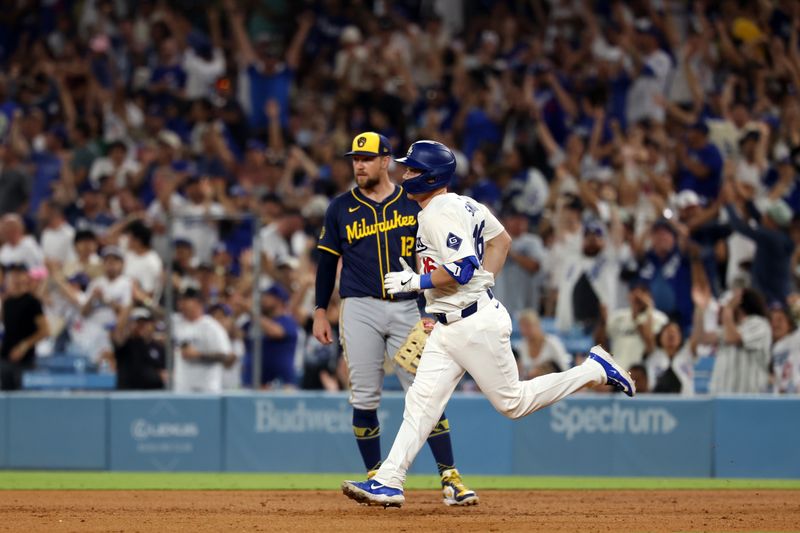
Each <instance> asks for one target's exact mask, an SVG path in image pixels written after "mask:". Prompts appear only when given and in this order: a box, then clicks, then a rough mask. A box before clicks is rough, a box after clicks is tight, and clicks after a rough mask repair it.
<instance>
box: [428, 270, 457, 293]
mask: <svg viewBox="0 0 800 533" xmlns="http://www.w3.org/2000/svg"><path fill="white" fill-rule="evenodd" d="M431 283H433V286H434V287H436V288H437V289H441V288H443V287H450V286H453V285H458V281H456V279H455V278H454V277H453V276H451V275H450V274H448V273H447V271H446V270H445V269H443V268H437V269H436V270H434V271H433V272H431Z"/></svg>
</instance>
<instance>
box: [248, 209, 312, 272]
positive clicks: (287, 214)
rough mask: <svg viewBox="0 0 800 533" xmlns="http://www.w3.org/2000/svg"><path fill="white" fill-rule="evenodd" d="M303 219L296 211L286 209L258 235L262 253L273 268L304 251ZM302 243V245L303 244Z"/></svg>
mask: <svg viewBox="0 0 800 533" xmlns="http://www.w3.org/2000/svg"><path fill="white" fill-rule="evenodd" d="M302 229H303V217H302V215H301V214H300V211H298V210H296V209H284V210H283V212H282V213H281V214H280V215H279V216H278V218H277V220H275V221H274V222H272V223H271V224H269V225H268V226H266V227H265V228H264V229H262V230H261V232H260V233H259V234H258V238H259V239H260V244H261V251H262V252H263V254H264V255H265V256H266V258H267V260H268V261H269V262H271V263H272V265H273V266H277V265H278V263H282V262H286V260H287V259H288V258H294V257H297V256H298V255H299V252H301V251H302V250H303V247H302V243H304V242H305V239H304V238H303V237H304V236H303V235H302ZM301 241H302V243H301ZM298 243H299V244H298Z"/></svg>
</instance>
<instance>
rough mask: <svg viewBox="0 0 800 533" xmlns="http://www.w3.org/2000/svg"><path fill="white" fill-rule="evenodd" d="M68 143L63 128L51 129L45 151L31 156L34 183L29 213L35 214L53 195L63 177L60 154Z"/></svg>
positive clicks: (46, 138) (46, 140)
mask: <svg viewBox="0 0 800 533" xmlns="http://www.w3.org/2000/svg"><path fill="white" fill-rule="evenodd" d="M66 143H67V132H66V130H65V129H64V128H63V127H60V126H55V127H53V128H51V129H50V130H49V131H48V132H47V135H46V136H45V149H44V150H42V151H40V152H33V153H32V154H31V163H33V166H34V169H35V170H34V172H33V183H32V185H31V196H30V205H29V206H28V209H29V212H31V213H35V212H36V210H37V209H39V204H40V203H42V201H43V200H45V199H47V198H50V197H51V196H52V195H53V186H54V185H55V184H56V182H57V181H58V180H59V178H60V177H61V159H60V158H59V156H58V154H59V152H61V151H63V149H64V148H65V146H66Z"/></svg>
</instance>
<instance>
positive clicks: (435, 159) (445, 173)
mask: <svg viewBox="0 0 800 533" xmlns="http://www.w3.org/2000/svg"><path fill="white" fill-rule="evenodd" d="M395 161H397V162H398V163H400V164H402V165H405V166H407V167H409V168H414V169H417V170H421V171H422V174H420V175H419V176H417V177H415V178H411V179H409V180H406V181H404V182H403V187H404V188H405V190H406V191H408V192H410V193H411V194H420V193H426V192H430V191H435V190H436V189H441V188H442V187H447V185H448V184H449V183H450V178H451V177H452V176H453V173H454V172H455V171H456V156H455V155H453V152H452V151H451V150H450V149H449V148H448V147H447V146H445V145H443V144H442V143H439V142H436V141H417V142H415V143H414V144H412V145H411V147H410V148H409V149H408V153H407V154H406V156H405V157H400V158H398V159H395Z"/></svg>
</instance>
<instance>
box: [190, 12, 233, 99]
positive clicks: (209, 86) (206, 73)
mask: <svg viewBox="0 0 800 533" xmlns="http://www.w3.org/2000/svg"><path fill="white" fill-rule="evenodd" d="M206 13H207V15H208V29H209V33H210V37H211V39H210V40H209V39H208V38H207V37H206V36H205V35H202V34H200V33H198V32H192V33H190V34H189V35H188V36H187V41H188V44H189V47H188V48H186V50H185V51H184V53H183V70H184V71H185V72H186V98H187V99H190V100H193V99H195V98H208V97H211V96H213V95H214V84H215V83H216V81H217V79H218V78H219V77H220V76H222V75H224V74H225V66H226V63H225V54H223V52H222V36H221V30H220V25H219V12H218V11H217V10H216V9H214V8H209V9H208V10H207V11H206Z"/></svg>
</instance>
